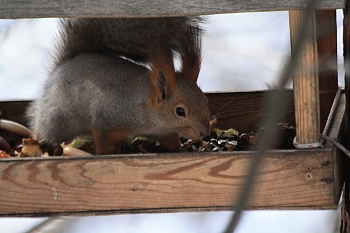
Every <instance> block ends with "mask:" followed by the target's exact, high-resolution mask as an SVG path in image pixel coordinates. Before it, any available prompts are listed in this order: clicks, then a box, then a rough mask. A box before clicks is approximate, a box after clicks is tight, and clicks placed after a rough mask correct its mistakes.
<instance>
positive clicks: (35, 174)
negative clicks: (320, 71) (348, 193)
mask: <svg viewBox="0 0 350 233" xmlns="http://www.w3.org/2000/svg"><path fill="white" fill-rule="evenodd" d="M251 94H252V93H249V95H251ZM258 94H261V93H258ZM240 95H243V93H239V95H238V96H240ZM209 99H210V97H209ZM237 105H244V106H245V104H244V103H242V102H241V103H240V104H239V103H237ZM344 105H345V100H344V96H343V97H342V98H341V102H340V103H339V106H338V109H337V114H336V116H335V117H334V119H333V122H332V124H331V126H330V131H329V134H328V136H329V137H331V138H337V137H338V133H339V128H340V122H341V119H342V116H343V113H344ZM233 120H234V119H233ZM254 154H255V153H254V152H230V153H181V154H179V153H173V154H148V155H111V156H94V157H93V156H91V157H53V158H35V159H32V158H22V159H2V160H0V177H1V178H0V216H57V215H91V214H116V213H149V212H173V211H204V210H205V211H207V210H228V209H230V208H231V205H232V203H235V202H234V201H235V200H236V199H237V198H238V195H240V191H241V187H242V184H243V182H244V181H245V178H246V174H247V169H246V168H247V167H248V166H249V164H250V161H251V159H252V156H254ZM265 158H266V159H265V160H264V163H263V164H262V165H261V166H262V168H261V169H260V172H259V174H258V175H259V177H258V182H257V186H256V188H255V193H254V196H253V198H252V199H251V202H250V203H249V204H248V206H247V209H336V208H337V204H338V201H339V194H340V189H341V184H340V182H341V181H340V178H339V177H340V175H339V171H340V165H339V160H338V157H337V155H336V149H335V148H334V146H333V145H331V144H329V143H327V144H326V147H325V148H324V149H313V150H281V151H269V152H268V154H267V155H266V157H265Z"/></svg>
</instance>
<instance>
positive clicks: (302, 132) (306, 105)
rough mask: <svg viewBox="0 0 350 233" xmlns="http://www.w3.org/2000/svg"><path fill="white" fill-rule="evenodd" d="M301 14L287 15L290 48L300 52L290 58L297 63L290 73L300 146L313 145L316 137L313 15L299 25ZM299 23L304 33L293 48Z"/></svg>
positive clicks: (315, 46) (316, 113)
mask: <svg viewBox="0 0 350 233" xmlns="http://www.w3.org/2000/svg"><path fill="white" fill-rule="evenodd" d="M303 14H304V12H303V11H289V24H290V34H291V47H292V50H293V49H296V47H297V46H300V50H301V52H300V53H299V54H298V57H295V58H294V59H297V61H298V63H297V66H296V68H295V71H294V72H293V90H294V103H295V121H296V129H297V141H298V142H299V143H301V144H304V143H313V142H317V141H318V140H319V137H320V136H319V135H320V110H319V109H320V103H319V89H318V72H317V71H318V59H317V41H316V40H317V38H316V16H315V12H313V13H311V14H312V15H311V17H310V20H308V21H307V22H302V17H303ZM301 23H305V24H307V30H306V32H305V34H304V35H303V36H305V39H304V41H303V42H304V43H302V44H301V45H297V44H296V43H297V41H296V37H297V36H298V33H299V30H300V25H301Z"/></svg>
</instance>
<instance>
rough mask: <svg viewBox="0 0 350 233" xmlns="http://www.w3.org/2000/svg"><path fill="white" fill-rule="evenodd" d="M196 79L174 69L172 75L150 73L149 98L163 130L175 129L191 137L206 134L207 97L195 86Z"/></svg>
mask: <svg viewBox="0 0 350 233" xmlns="http://www.w3.org/2000/svg"><path fill="white" fill-rule="evenodd" d="M151 77H152V75H151ZM172 78H174V79H173V80H171V79H172ZM196 79H197V78H191V77H187V76H185V75H184V74H183V73H180V72H176V74H175V77H172V76H171V75H166V74H165V73H163V72H159V73H158V76H157V77H154V76H153V79H152V82H153V86H154V90H153V93H152V96H151V100H152V104H153V107H154V109H155V111H156V112H157V113H156V115H157V116H158V118H159V119H157V122H158V125H159V127H160V128H162V129H164V133H172V132H175V133H178V134H179V136H181V137H185V138H191V139H197V138H201V137H204V136H207V135H209V133H210V112H209V108H208V99H207V97H206V96H205V95H204V93H203V92H202V91H201V90H200V88H199V87H198V86H197V84H196Z"/></svg>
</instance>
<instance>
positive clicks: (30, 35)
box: [0, 11, 344, 233]
mask: <svg viewBox="0 0 350 233" xmlns="http://www.w3.org/2000/svg"><path fill="white" fill-rule="evenodd" d="M337 22H338V44H341V42H342V26H341V25H342V11H337ZM203 27H204V28H205V30H206V33H205V36H204V39H203V63H202V69H201V72H200V75H199V79H198V84H199V86H200V87H201V89H202V90H203V91H205V92H212V91H239V90H263V89H269V88H272V87H273V86H274V85H275V84H276V83H277V78H278V76H279V73H280V71H281V70H282V68H283V65H284V62H285V61H286V59H287V58H288V56H289V55H290V41H289V24H288V12H285V11H280V12H263V13H236V14H222V15H213V16H210V17H208V18H207V22H206V23H205V24H204V25H203ZM56 32H57V19H27V20H24V19H21V20H0V101H3V100H24V99H34V98H36V97H38V96H39V95H40V92H41V86H42V84H43V82H44V80H45V78H46V76H47V73H46V67H47V66H48V63H49V58H50V52H51V51H52V48H53V46H52V45H53V36H54V35H55V33H56ZM338 62H339V67H340V70H339V77H340V78H339V83H340V85H343V84H344V80H343V78H342V77H343V71H342V68H341V67H342V63H343V60H342V47H341V46H340V47H339V48H338ZM291 86H292V84H291V83H290V85H289V87H291ZM231 215H232V212H229V211H222V212H208V213H204V212H201V213H174V214H145V215H142V214H137V215H115V216H99V217H96V216H94V217H79V218H70V217H62V218H56V219H53V220H49V221H48V219H47V218H0V229H1V230H0V231H1V232H4V233H17V232H54V233H55V232H72V233H73V232H85V233H88V232H103V233H104V232H106V233H107V232H108V233H109V232H121V233H123V232H130V233H136V232H143V233H147V232H152V233H157V232H159V233H168V232H169V233H171V232H182V233H187V232H205V233H216V232H222V231H223V230H224V229H225V227H226V224H227V223H228V220H229V218H230V217H231ZM42 223H46V224H42ZM40 224H42V225H40ZM339 225H340V211H339V210H327V211H326V210H324V211H245V212H244V215H243V218H242V220H241V222H240V224H239V227H238V229H237V231H236V232H237V233H243V232H260V233H265V232H266V233H267V232H269V233H270V232H281V233H289V232H290V233H292V232H293V233H295V232H298V233H304V232H305V233H306V232H308V233H310V232H311V233H328V232H339ZM37 226H40V229H39V228H36V227H37Z"/></svg>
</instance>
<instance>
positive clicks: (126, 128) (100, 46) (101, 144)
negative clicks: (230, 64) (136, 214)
mask: <svg viewBox="0 0 350 233" xmlns="http://www.w3.org/2000/svg"><path fill="white" fill-rule="evenodd" d="M197 23H198V21H197V20H192V19H190V18H188V17H179V18H149V19H102V18H98V19H97V18H96V19H87V18H85V19H83V18H81V19H63V20H61V31H60V34H59V39H58V43H57V44H58V47H57V49H56V54H55V55H54V60H53V67H52V68H51V71H50V73H49V75H48V78H47V80H46V81H45V83H44V86H43V93H42V96H41V97H39V98H38V99H36V100H35V101H33V102H32V103H31V105H30V107H29V108H28V110H27V116H28V117H29V125H30V127H31V129H32V130H33V131H34V134H35V138H36V139H37V140H39V141H40V142H44V143H46V144H55V143H62V142H67V141H70V140H72V139H74V138H75V137H77V136H83V135H92V136H93V140H94V144H95V151H96V153H97V154H112V153H120V151H121V146H122V144H123V143H127V142H130V141H131V140H132V139H133V138H135V137H136V136H148V137H151V138H154V139H157V140H159V141H160V142H161V143H162V141H163V142H164V144H169V143H168V142H167V139H166V138H171V139H174V138H175V139H177V144H178V145H179V141H178V139H179V136H183V137H186V138H192V139H196V138H200V137H204V136H206V135H208V134H209V130H210V123H209V122H210V112H209V109H208V100H207V98H206V97H205V95H204V94H203V92H202V91H201V90H200V88H199V87H198V86H197V84H196V81H197V78H198V73H199V70H200V63H201V44H200V35H201V32H200V31H201V29H200V28H199V26H198V24H197ZM174 53H178V54H179V55H180V58H181V61H182V68H181V70H180V71H175V68H174V63H173V58H174ZM135 62H143V63H145V64H146V65H149V67H150V68H147V67H146V66H143V65H140V64H136V63H135ZM168 146H169V148H171V149H173V150H176V147H177V145H175V146H171V145H168Z"/></svg>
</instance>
